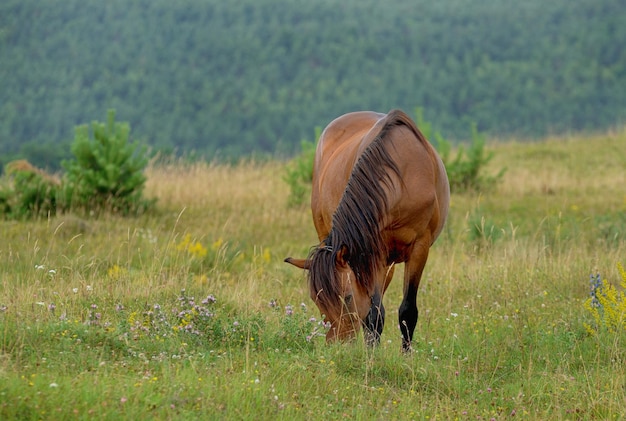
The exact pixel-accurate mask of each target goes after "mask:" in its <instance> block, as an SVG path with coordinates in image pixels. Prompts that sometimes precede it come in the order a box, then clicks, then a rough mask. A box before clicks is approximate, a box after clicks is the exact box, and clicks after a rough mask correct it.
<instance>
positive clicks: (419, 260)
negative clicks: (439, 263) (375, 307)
mask: <svg viewBox="0 0 626 421" xmlns="http://www.w3.org/2000/svg"><path fill="white" fill-rule="evenodd" d="M428 250H429V247H428V246H422V245H420V244H415V246H414V248H413V252H412V253H411V256H410V258H409V260H407V262H406V263H405V267H404V289H403V290H404V297H403V298H402V303H401V304H400V308H399V309H398V323H399V326H400V331H401V332H402V351H403V352H409V351H411V342H412V341H413V332H415V326H416V325H417V317H418V310H417V289H418V287H419V284H420V280H421V279H422V272H423V271H424V266H425V265H426V260H427V259H428Z"/></svg>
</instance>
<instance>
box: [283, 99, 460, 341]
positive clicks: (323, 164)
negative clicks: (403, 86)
mask: <svg viewBox="0 0 626 421" xmlns="http://www.w3.org/2000/svg"><path fill="white" fill-rule="evenodd" d="M449 201H450V187H449V184H448V177H447V175H446V170H445V168H444V165H443V162H442V161H441V159H440V158H439V156H438V155H437V153H436V151H435V150H434V148H433V147H432V146H431V145H430V144H429V143H428V141H427V140H426V138H425V137H424V135H423V134H422V133H421V132H420V131H419V129H418V128H417V127H416V125H415V123H414V122H413V121H412V120H411V119H410V118H409V117H408V116H407V115H406V114H405V113H403V112H402V111H399V110H393V111H391V112H389V114H379V113H374V112H368V111H363V112H355V113H349V114H345V115H343V116H341V117H339V118H337V119H335V120H334V121H333V122H331V123H330V124H329V125H328V127H326V129H325V130H324V132H323V133H322V135H321V137H320V139H319V143H318V145H317V150H316V155H315V164H314V169H313V192H312V195H311V209H312V211H313V222H314V224H315V229H316V230H317V234H318V236H319V240H320V241H321V243H320V244H319V246H317V247H316V248H314V249H313V251H312V252H311V254H310V255H309V257H308V258H307V259H293V258H291V257H289V258H287V259H285V261H286V262H288V263H291V264H293V265H295V266H297V267H299V268H302V269H308V271H309V272H308V278H309V292H310V295H311V299H312V300H313V301H314V302H315V304H316V305H317V307H318V308H319V310H320V312H321V313H322V315H325V317H326V320H327V321H328V322H330V325H331V328H330V330H329V331H328V333H327V335H326V340H327V341H333V340H336V339H340V340H343V339H349V338H352V337H354V336H355V335H356V333H357V332H358V330H359V328H360V325H361V324H362V325H363V326H364V327H365V332H366V341H367V343H368V344H376V343H378V342H379V341H380V334H381V332H382V330H383V324H384V320H385V309H384V307H383V302H382V297H383V294H384V293H385V290H386V289H387V286H388V285H389V282H390V281H391V279H392V277H393V270H394V264H395V263H401V262H404V263H405V269H404V298H403V300H402V304H401V305H400V309H399V323H400V325H399V326H400V330H401V332H402V349H403V350H404V351H408V350H410V349H411V340H412V339H413V332H414V330H415V325H416V324H417V315H418V311H417V304H416V295H417V288H418V286H419V283H420V279H421V277H422V271H423V269H424V265H425V264H426V259H427V258H428V252H429V249H430V246H431V245H432V244H433V242H434V241H435V239H436V238H437V236H438V235H439V233H440V232H441V230H442V228H443V224H444V222H445V220H446V217H447V214H448V204H449Z"/></svg>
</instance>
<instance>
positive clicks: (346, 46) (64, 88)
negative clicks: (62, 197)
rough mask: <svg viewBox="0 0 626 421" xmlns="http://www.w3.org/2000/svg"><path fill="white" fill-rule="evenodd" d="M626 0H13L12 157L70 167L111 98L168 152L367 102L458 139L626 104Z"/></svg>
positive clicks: (235, 147) (294, 142)
mask: <svg viewBox="0 0 626 421" xmlns="http://www.w3.org/2000/svg"><path fill="white" fill-rule="evenodd" d="M624 22H626V7H624V4H623V0H552V1H550V2H546V1H544V0H526V1H523V2H520V1H513V0H481V1H467V0H441V1H436V2H432V1H425V0H396V1H393V2H380V1H378V0H343V1H341V2H339V1H335V0H313V1H311V0H237V1H232V2H226V1H221V0H179V1H176V2H172V1H168V0H107V1H98V0H4V1H3V2H2V3H1V4H0V80H1V83H0V157H1V158H0V159H1V160H2V161H4V162H6V161H7V160H8V159H11V158H14V157H18V156H19V157H23V156H24V155H26V157H27V158H29V159H31V160H32V161H33V162H35V163H38V164H40V165H43V166H48V167H50V166H54V165H55V163H58V161H59V160H60V158H61V157H63V156H64V155H65V154H68V153H69V146H68V145H69V143H70V140H71V139H72V137H73V127H74V126H76V125H78V124H83V123H89V122H91V121H94V120H99V121H101V120H103V119H104V118H105V116H106V112H107V109H110V108H113V109H115V110H116V111H117V118H118V120H120V121H127V122H129V123H130V125H131V127H132V135H133V137H134V138H136V139H140V140H142V141H145V142H146V143H148V144H150V145H152V146H153V147H154V148H155V149H161V150H170V151H178V152H183V153H190V152H191V151H196V152H197V153H201V154H205V155H208V156H211V157H212V156H216V155H217V156H221V157H224V158H228V157H233V156H241V155H248V154H251V153H270V154H277V153H278V154H282V155H285V154H291V153H293V152H294V151H295V150H296V149H297V148H298V147H299V145H300V141H301V140H302V139H303V138H306V139H311V138H312V136H313V133H314V128H315V127H317V126H324V125H326V124H327V123H328V122H329V121H330V120H331V119H332V118H334V117H335V116H337V115H339V114H342V113H345V112H348V111H354V110H360V109H372V110H377V111H387V110H389V109H391V108H394V107H400V108H403V109H405V110H407V111H411V110H412V109H413V108H415V107H418V106H419V107H422V108H423V110H424V116H425V118H426V120H428V121H430V122H432V123H433V125H434V126H435V127H436V128H437V129H438V130H439V131H440V132H442V133H443V134H444V135H445V136H446V137H448V138H452V139H462V138H464V137H467V136H468V135H469V125H470V123H471V122H474V123H476V124H477V127H478V130H480V131H482V132H485V133H487V134H488V135H491V136H499V135H504V136H513V135H515V136H524V137H534V136H541V135H545V134H546V133H552V132H563V131H579V130H604V129H606V128H608V127H611V126H614V125H616V124H623V123H624V120H625V117H626V88H625V87H626V49H625V48H624V45H626V25H624V24H623V23H624Z"/></svg>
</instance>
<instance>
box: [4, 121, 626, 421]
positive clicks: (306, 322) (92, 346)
mask: <svg viewBox="0 0 626 421" xmlns="http://www.w3.org/2000/svg"><path fill="white" fill-rule="evenodd" d="M490 149H492V150H494V151H495V157H494V159H493V161H492V162H491V163H490V169H492V170H493V171H494V172H497V170H499V169H500V168H502V167H507V172H506V173H505V175H504V179H503V181H502V183H501V184H500V185H499V186H498V187H497V188H496V189H495V190H494V191H491V192H487V193H483V194H481V195H469V194H468V195H454V196H453V198H452V208H451V216H450V220H449V223H448V225H447V227H446V229H445V231H444V234H443V235H442V237H441V238H440V239H439V241H438V242H437V243H436V245H435V246H434V248H433V249H432V252H431V256H430V260H429V263H428V265H427V267H426V271H425V275H424V279H423V281H422V285H421V287H420V292H419V294H418V305H419V308H420V319H419V322H418V327H417V330H416V341H415V353H414V354H413V355H410V356H403V355H402V354H401V353H400V337H399V336H400V335H399V331H398V330H397V329H396V326H395V325H396V322H395V319H396V317H397V307H398V305H399V303H400V299H401V280H400V276H401V272H402V271H401V270H398V271H397V272H396V273H398V275H397V276H396V278H397V279H395V280H394V281H393V282H392V284H391V286H390V288H389V290H388V292H387V294H386V296H385V305H386V308H387V312H388V323H387V327H386V329H385V331H384V332H383V335H382V342H381V345H380V346H379V347H378V348H376V349H368V348H366V347H364V345H363V344H362V341H355V342H354V343H349V344H337V345H330V346H329V345H326V344H325V343H324V339H323V333H324V327H323V326H322V325H321V324H320V321H319V314H318V312H317V309H316V308H315V306H314V304H313V303H312V302H311V301H310V299H309V298H308V293H307V288H306V282H305V278H304V275H303V273H301V272H298V271H297V270H296V269H294V268H292V267H291V266H288V265H286V264H284V263H283V262H282V260H283V258H284V257H286V256H288V255H292V256H298V257H301V256H305V255H306V254H307V252H308V250H309V248H310V247H311V246H312V245H314V243H315V239H316V235H315V232H314V229H313V224H312V222H311V219H310V214H309V210H308V209H306V208H300V209H297V208H296V209H294V208H290V207H288V206H287V200H288V195H289V192H288V187H287V185H286V184H285V183H284V182H283V181H282V172H283V171H284V165H283V164H281V163H277V162H271V163H263V164H259V163H254V162H247V163H242V164H240V165H236V166H222V165H209V164H203V163H195V164H184V163H173V164H171V165H163V166H159V167H151V168H150V169H149V170H148V172H147V176H148V184H147V193H148V194H149V195H150V196H151V197H155V198H158V204H159V206H158V208H159V210H158V211H157V212H155V213H154V214H151V215H146V216H144V217H141V218H136V219H132V218H130V219H123V218H117V217H104V218H100V219H98V220H90V219H81V218H78V217H76V216H72V215H66V216H60V217H56V218H53V219H50V220H41V221H31V222H12V221H2V222H0V225H2V227H1V230H2V232H3V240H4V241H3V242H2V244H1V245H0V377H1V378H2V382H0V419H136V420H142V419H198V418H199V419H270V418H271V419H286V420H287V419H289V420H291V419H324V418H330V419H341V418H349V419H391V420H392V419H420V420H426V419H430V420H432V419H477V418H479V419H506V418H511V417H514V418H515V419H518V418H521V419H621V418H624V417H626V411H625V410H624V402H625V399H626V367H625V366H624V364H625V363H624V361H626V351H625V350H626V347H625V342H624V340H625V339H626V337H625V333H626V332H616V333H611V332H609V331H608V330H603V329H599V330H598V332H597V333H596V334H591V333H589V332H588V331H587V329H586V328H585V323H590V322H592V321H593V320H592V318H591V316H590V315H589V314H588V313H587V311H586V310H585V308H584V305H583V304H584V301H585V300H586V299H587V297H588V296H589V287H590V286H589V275H590V274H591V273H596V272H599V273H601V274H602V277H603V279H607V280H608V281H610V282H612V283H613V284H615V285H617V286H618V285H619V279H620V278H619V273H618V270H617V263H618V262H621V263H622V264H624V263H626V246H625V238H626V217H625V216H624V215H625V214H626V193H624V189H623V186H624V185H625V182H626V179H625V173H624V168H626V152H625V151H626V133H624V132H618V133H610V134H606V135H602V136H589V137H584V138H583V137H572V138H559V139H547V140H545V141H542V142H539V143H518V142H503V143H498V144H493V145H490ZM210 296H212V297H210ZM213 298H215V301H213Z"/></svg>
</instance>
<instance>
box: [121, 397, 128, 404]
mask: <svg viewBox="0 0 626 421" xmlns="http://www.w3.org/2000/svg"><path fill="white" fill-rule="evenodd" d="M126 401H128V398H126V396H122V397H121V398H120V403H126Z"/></svg>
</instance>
